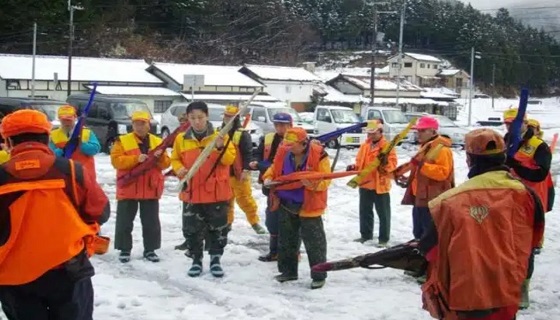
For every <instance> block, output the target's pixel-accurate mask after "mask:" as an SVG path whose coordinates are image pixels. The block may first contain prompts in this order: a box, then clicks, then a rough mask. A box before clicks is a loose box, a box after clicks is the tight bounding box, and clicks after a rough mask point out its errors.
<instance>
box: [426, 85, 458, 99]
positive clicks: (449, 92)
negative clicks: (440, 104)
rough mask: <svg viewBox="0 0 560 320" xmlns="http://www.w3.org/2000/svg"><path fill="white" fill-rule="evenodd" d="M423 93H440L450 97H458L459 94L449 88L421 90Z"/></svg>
mask: <svg viewBox="0 0 560 320" xmlns="http://www.w3.org/2000/svg"><path fill="white" fill-rule="evenodd" d="M422 90H423V91H426V92H433V93H440V94H444V95H447V96H451V97H455V98H456V97H458V96H459V94H458V93H457V92H455V91H453V90H451V89H449V88H446V87H438V88H422Z"/></svg>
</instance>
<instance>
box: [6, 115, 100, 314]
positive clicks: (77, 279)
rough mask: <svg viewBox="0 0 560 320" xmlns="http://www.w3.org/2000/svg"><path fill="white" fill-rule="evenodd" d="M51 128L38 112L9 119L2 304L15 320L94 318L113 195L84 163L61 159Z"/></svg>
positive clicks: (43, 116) (7, 121) (7, 128)
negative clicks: (96, 261) (102, 230)
mask: <svg viewBox="0 0 560 320" xmlns="http://www.w3.org/2000/svg"><path fill="white" fill-rule="evenodd" d="M50 130H51V123H50V122H49V120H48V119H47V117H46V115H45V114H43V113H41V112H39V111H36V110H30V109H25V110H19V111H16V112H14V113H12V114H10V115H7V116H6V117H5V118H4V119H3V120H2V128H1V129H0V133H1V134H2V136H3V138H4V139H5V140H6V144H7V145H8V148H10V149H11V159H10V160H8V162H6V163H5V164H4V165H2V166H1V167H0V203H2V204H3V205H2V210H3V212H2V215H1V216H2V217H1V220H2V221H3V222H2V223H0V234H1V235H2V237H0V257H1V258H0V303H1V304H2V309H3V311H4V314H5V315H6V316H7V318H8V319H10V320H12V319H17V320H37V319H52V320H63V319H64V320H66V319H75V320H78V319H80V320H91V319H93V315H92V314H93V306H94V304H93V299H94V295H93V285H92V282H91V277H92V276H93V275H94V273H95V272H94V269H93V266H92V264H91V263H90V261H89V257H90V256H91V254H92V253H93V249H94V248H93V244H94V238H95V235H96V233H97V232H98V230H99V225H101V224H103V223H104V222H106V221H107V219H108V218H109V216H108V215H106V214H104V213H106V211H105V210H104V209H105V207H106V206H107V204H108V199H107V196H106V195H105V193H104V192H103V190H102V189H101V187H100V186H99V185H98V184H97V183H96V182H95V180H94V179H93V177H92V176H91V175H89V174H86V173H85V171H84V169H83V167H82V165H81V164H79V163H77V162H74V161H72V160H67V159H64V158H60V157H56V156H55V154H54V153H53V151H52V150H51V149H50V148H49V146H48V144H49V133H50Z"/></svg>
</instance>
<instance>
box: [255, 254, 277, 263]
mask: <svg viewBox="0 0 560 320" xmlns="http://www.w3.org/2000/svg"><path fill="white" fill-rule="evenodd" d="M259 261H262V262H273V261H278V254H277V253H272V252H269V253H267V254H265V255H263V256H260V257H259Z"/></svg>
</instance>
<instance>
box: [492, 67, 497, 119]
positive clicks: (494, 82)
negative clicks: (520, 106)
mask: <svg viewBox="0 0 560 320" xmlns="http://www.w3.org/2000/svg"><path fill="white" fill-rule="evenodd" d="M495 96H496V64H495V63H494V64H493V65H492V110H494V97H495Z"/></svg>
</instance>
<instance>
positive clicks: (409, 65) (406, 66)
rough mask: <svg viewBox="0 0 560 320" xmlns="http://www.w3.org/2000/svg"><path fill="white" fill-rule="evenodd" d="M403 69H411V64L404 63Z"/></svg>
mask: <svg viewBox="0 0 560 320" xmlns="http://www.w3.org/2000/svg"><path fill="white" fill-rule="evenodd" d="M404 67H405V68H412V62H405V63H404Z"/></svg>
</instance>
